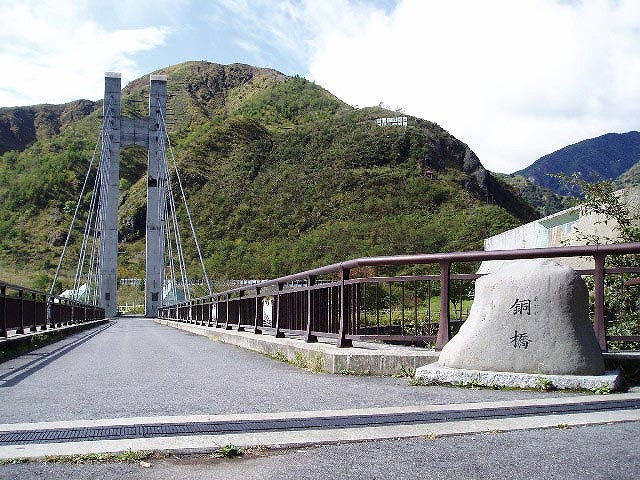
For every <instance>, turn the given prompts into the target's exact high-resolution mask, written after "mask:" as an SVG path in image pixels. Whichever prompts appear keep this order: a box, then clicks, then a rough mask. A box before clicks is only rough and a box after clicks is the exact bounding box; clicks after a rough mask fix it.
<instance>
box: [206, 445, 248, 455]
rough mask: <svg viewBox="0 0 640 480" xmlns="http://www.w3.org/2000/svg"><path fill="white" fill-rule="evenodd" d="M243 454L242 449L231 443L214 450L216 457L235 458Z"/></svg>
mask: <svg viewBox="0 0 640 480" xmlns="http://www.w3.org/2000/svg"><path fill="white" fill-rule="evenodd" d="M242 455H243V452H242V450H241V449H240V448H239V447H236V446H235V445H232V444H231V443H230V444H228V445H225V446H224V447H221V448H219V449H218V450H216V451H215V452H213V457H214V458H235V457H240V456H242Z"/></svg>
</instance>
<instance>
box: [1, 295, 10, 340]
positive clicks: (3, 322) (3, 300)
mask: <svg viewBox="0 0 640 480" xmlns="http://www.w3.org/2000/svg"><path fill="white" fill-rule="evenodd" d="M6 297H7V287H6V286H5V285H0V302H1V303H0V327H1V328H2V330H0V335H2V336H3V337H4V338H7V337H8V336H9V333H8V332H7V298H6Z"/></svg>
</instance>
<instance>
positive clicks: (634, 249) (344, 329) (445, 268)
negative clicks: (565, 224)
mask: <svg viewBox="0 0 640 480" xmlns="http://www.w3.org/2000/svg"><path fill="white" fill-rule="evenodd" d="M638 253H640V243H626V244H614V245H586V246H575V247H554V248H538V249H522V250H496V251H476V252H455V253H438V254H418V255H398V256H388V257H368V258H358V259H354V260H349V261H345V262H341V263H335V264H332V265H327V266H324V267H320V268H316V269H313V270H308V271H305V272H300V273H296V274H294V275H288V276H285V277H280V278H276V279H273V280H269V281H266V282H261V283H259V284H255V285H248V286H242V287H238V288H234V289H231V290H227V291H225V292H221V293H216V294H213V295H211V296H207V297H202V298H197V299H194V300H191V301H187V302H182V303H179V304H176V305H172V306H165V307H162V308H160V309H159V313H158V316H159V317H160V318H165V319H170V320H176V321H181V322H187V323H195V324H200V325H207V326H211V327H219V328H225V329H231V328H236V329H237V330H252V331H253V332H254V333H269V334H273V335H275V336H276V337H281V336H284V335H285V334H294V335H301V336H303V337H304V339H305V340H306V341H307V342H313V341H317V339H318V337H330V338H334V339H335V341H336V345H337V346H339V347H345V346H350V345H351V343H352V341H353V340H361V341H368V340H372V341H380V340H382V341H391V342H401V343H415V342H434V343H435V348H436V349H438V350H439V349H442V347H443V346H444V345H445V344H446V343H447V342H448V341H449V340H450V338H451V336H452V333H453V331H452V330H454V329H457V328H459V326H460V324H461V323H462V322H463V321H464V320H465V318H466V315H468V312H465V310H466V309H467V308H468V306H469V303H470V302H469V301H468V296H469V292H473V288H471V287H472V285H471V282H473V281H474V280H475V279H476V278H479V277H480V276H481V275H478V274H456V273H452V272H451V270H452V265H454V264H456V263H469V262H480V261H488V260H517V259H533V258H560V257H585V256H586V257H592V258H593V259H594V268H593V269H591V270H580V271H578V273H580V274H581V275H583V276H592V277H593V303H592V310H593V327H594V331H595V334H596V338H597V339H598V342H599V344H600V347H601V349H602V350H603V351H606V350H607V341H618V342H619V341H624V342H640V335H607V323H606V321H605V275H623V274H630V273H632V274H640V267H626V268H605V259H606V257H607V256H609V255H626V254H638ZM429 264H433V265H437V266H438V270H439V273H438V274H435V275H418V276H366V275H362V276H359V277H355V278H351V277H352V276H353V275H352V273H353V272H358V271H362V270H363V269H365V270H366V269H367V268H371V267H393V266H401V265H404V266H411V265H429ZM320 276H333V277H337V278H334V280H333V281H331V282H329V283H326V282H324V283H321V284H318V283H316V280H317V279H318V277H320ZM299 280H302V281H304V284H303V285H301V286H294V287H293V288H288V289H285V288H284V286H285V284H287V283H289V282H292V281H299ZM465 285H466V286H465ZM407 291H408V293H407ZM433 293H437V295H432V294H433ZM437 297H439V300H438V301H437V305H432V301H431V300H432V299H435V298H437ZM456 300H457V301H456ZM465 300H466V305H465ZM452 306H453V309H452V308H451V307H452ZM434 320H435V321H434ZM638 333H640V332H638Z"/></svg>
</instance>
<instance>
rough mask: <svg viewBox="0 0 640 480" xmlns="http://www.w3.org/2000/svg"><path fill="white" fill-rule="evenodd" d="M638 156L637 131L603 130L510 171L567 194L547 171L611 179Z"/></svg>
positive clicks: (563, 187)
mask: <svg viewBox="0 0 640 480" xmlns="http://www.w3.org/2000/svg"><path fill="white" fill-rule="evenodd" d="M639 160H640V132H636V131H632V132H628V133H607V134H606V135H602V136H600V137H596V138H591V139H589V140H583V141H581V142H578V143H576V144H574V145H569V146H567V147H564V148H561V149H560V150H558V151H556V152H553V153H550V154H548V155H545V156H544V157H541V158H539V159H538V160H536V161H535V162H534V163H532V164H531V165H529V166H528V167H527V168H525V169H522V170H519V171H517V172H515V173H514V174H513V175H521V176H523V177H525V178H526V179H528V180H530V181H531V182H533V183H535V184H536V185H540V186H542V187H545V188H549V189H551V190H553V191H554V192H555V193H558V194H561V195H567V194H571V193H572V192H570V191H569V190H568V189H567V187H566V186H564V185H562V184H561V183H560V182H559V181H558V180H557V179H556V178H553V177H551V176H550V174H555V173H564V174H567V175H572V174H573V173H576V172H579V173H580V174H581V176H582V178H584V179H585V180H587V181H597V180H604V179H608V180H614V179H616V178H618V177H619V176H620V175H622V174H623V173H624V172H626V171H627V170H629V169H630V168H631V167H632V166H633V165H634V164H635V163H637V162H638V161H639Z"/></svg>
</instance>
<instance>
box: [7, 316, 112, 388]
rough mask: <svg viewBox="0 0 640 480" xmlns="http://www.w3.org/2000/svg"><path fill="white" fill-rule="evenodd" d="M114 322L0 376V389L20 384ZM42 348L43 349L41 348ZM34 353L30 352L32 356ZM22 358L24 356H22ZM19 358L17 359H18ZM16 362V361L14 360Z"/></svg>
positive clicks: (83, 333) (85, 333) (89, 331)
mask: <svg viewBox="0 0 640 480" xmlns="http://www.w3.org/2000/svg"><path fill="white" fill-rule="evenodd" d="M115 324H116V322H109V323H108V324H107V325H104V326H102V327H100V328H98V329H97V330H87V331H85V332H82V333H80V334H79V338H77V339H75V340H74V341H72V342H70V343H67V344H65V345H62V346H60V347H58V348H56V349H55V350H53V351H51V352H44V353H40V354H38V355H39V357H38V358H35V359H33V360H31V361H30V362H27V363H25V364H24V365H21V366H19V367H16V368H14V369H12V370H10V371H9V372H6V373H4V374H2V375H0V388H1V387H13V386H15V385H17V384H18V383H20V382H21V381H22V380H24V379H25V378H27V377H29V376H30V375H33V374H34V373H36V372H37V371H38V370H40V369H42V368H44V367H45V366H47V365H48V364H50V363H51V362H53V361H55V360H56V359H58V358H60V357H61V356H63V355H65V354H66V353H68V352H70V351H71V350H73V349H74V348H76V347H79V346H80V345H82V344H83V343H85V342H87V341H89V340H90V339H91V338H93V337H95V336H96V335H98V334H99V333H102V332H104V331H105V330H106V329H108V328H111V327H112V326H114V325H115ZM43 348H44V347H43ZM36 352H37V350H36ZM33 353H34V352H30V354H31V355H32V354H33ZM23 357H24V356H23ZM20 358H21V357H18V359H20ZM14 360H16V359H14Z"/></svg>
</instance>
